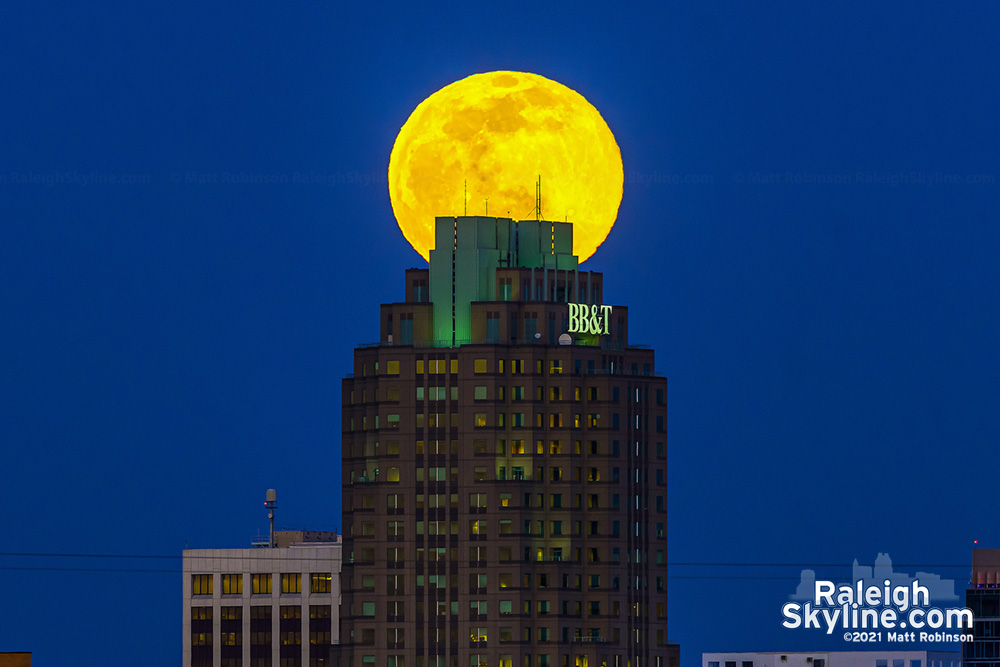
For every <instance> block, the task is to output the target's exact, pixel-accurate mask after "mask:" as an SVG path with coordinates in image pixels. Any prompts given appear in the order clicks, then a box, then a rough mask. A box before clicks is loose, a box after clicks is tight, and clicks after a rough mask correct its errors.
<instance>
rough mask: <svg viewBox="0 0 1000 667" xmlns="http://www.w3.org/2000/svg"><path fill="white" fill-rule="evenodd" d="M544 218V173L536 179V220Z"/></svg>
mask: <svg viewBox="0 0 1000 667" xmlns="http://www.w3.org/2000/svg"><path fill="white" fill-rule="evenodd" d="M541 219H542V175H541V174H539V175H538V180H537V181H535V220H536V221H538V220H541Z"/></svg>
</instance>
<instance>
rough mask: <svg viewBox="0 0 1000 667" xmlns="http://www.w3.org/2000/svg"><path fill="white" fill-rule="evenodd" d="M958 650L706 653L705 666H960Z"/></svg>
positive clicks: (702, 657) (702, 666)
mask: <svg viewBox="0 0 1000 667" xmlns="http://www.w3.org/2000/svg"><path fill="white" fill-rule="evenodd" d="M960 662H961V654H960V653H959V652H958V651H906V650H900V651H897V650H893V649H888V650H885V651H820V652H815V653H809V652H788V651H785V652H777V651H775V652H766V653H702V654H701V667H958V666H959V664H960Z"/></svg>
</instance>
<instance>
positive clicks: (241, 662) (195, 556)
mask: <svg viewBox="0 0 1000 667" xmlns="http://www.w3.org/2000/svg"><path fill="white" fill-rule="evenodd" d="M274 544H275V546H274V547H273V548H268V547H264V548H250V549H186V550H185V551H184V564H183V578H184V583H183V586H184V589H183V590H184V625H183V642H184V643H183V647H184V654H183V665H184V667H271V666H272V665H273V666H274V667H279V665H280V666H281V667H298V666H300V665H301V666H303V667H306V666H308V667H328V666H329V665H331V664H332V661H331V658H330V654H331V647H332V646H333V645H334V644H338V643H339V638H340V634H339V628H340V569H341V543H340V536H339V535H337V534H336V533H329V532H321V531H277V532H275V533H274Z"/></svg>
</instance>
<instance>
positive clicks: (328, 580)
mask: <svg viewBox="0 0 1000 667" xmlns="http://www.w3.org/2000/svg"><path fill="white" fill-rule="evenodd" d="M390 363H391V362H390ZM332 582H333V577H332V576H331V575H330V573H329V572H314V573H312V575H310V586H309V590H310V591H311V592H313V593H329V592H330V591H331V589H332Z"/></svg>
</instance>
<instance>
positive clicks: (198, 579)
mask: <svg viewBox="0 0 1000 667" xmlns="http://www.w3.org/2000/svg"><path fill="white" fill-rule="evenodd" d="M212 579H213V576H212V575H211V574H192V575H191V595H211V594H212Z"/></svg>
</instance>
